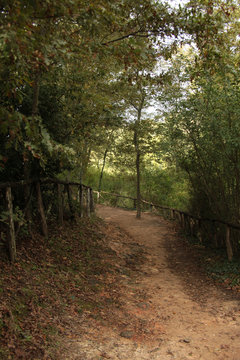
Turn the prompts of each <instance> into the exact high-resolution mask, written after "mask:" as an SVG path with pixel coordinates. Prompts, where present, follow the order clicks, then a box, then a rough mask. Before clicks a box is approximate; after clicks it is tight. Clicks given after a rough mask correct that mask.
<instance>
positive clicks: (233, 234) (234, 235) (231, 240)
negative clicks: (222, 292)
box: [94, 191, 240, 261]
mask: <svg viewBox="0 0 240 360" xmlns="http://www.w3.org/2000/svg"><path fill="white" fill-rule="evenodd" d="M94 193H95V194H96V200H97V202H100V201H101V199H103V200H104V196H108V197H113V198H115V202H114V205H115V206H118V201H119V199H125V200H126V199H128V200H130V201H132V206H130V208H134V209H135V208H136V202H137V199H136V198H133V197H129V196H123V195H120V194H115V193H109V192H106V191H101V193H99V192H97V191H94ZM141 202H142V207H143V209H145V210H147V209H148V210H150V211H153V210H158V211H159V210H160V212H161V214H162V215H163V216H165V217H168V218H169V219H172V220H178V222H179V224H180V226H181V227H182V228H183V230H184V231H185V232H186V233H188V234H189V235H191V236H194V237H197V238H198V239H199V241H200V242H203V241H204V239H205V238H208V239H209V240H210V241H211V242H212V244H213V246H215V247H218V246H221V245H225V247H226V251H227V257H228V260H229V261H232V258H233V254H234V253H236V252H237V251H238V250H239V249H238V244H239V242H240V233H239V230H240V225H237V224H232V223H228V222H226V221H223V220H219V219H210V218H201V217H199V216H196V215H193V214H190V213H188V212H186V211H182V210H179V209H175V208H171V207H167V206H161V205H158V204H153V203H152V202H149V201H145V200H142V201H141ZM112 203H113V202H112ZM127 207H129V206H127Z"/></svg>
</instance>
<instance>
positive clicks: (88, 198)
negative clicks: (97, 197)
mask: <svg viewBox="0 0 240 360" xmlns="http://www.w3.org/2000/svg"><path fill="white" fill-rule="evenodd" d="M87 216H88V217H90V216H91V214H90V189H89V188H87Z"/></svg>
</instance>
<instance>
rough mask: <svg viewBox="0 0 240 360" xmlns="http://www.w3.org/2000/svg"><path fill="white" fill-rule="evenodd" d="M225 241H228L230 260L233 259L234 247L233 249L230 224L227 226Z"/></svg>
mask: <svg viewBox="0 0 240 360" xmlns="http://www.w3.org/2000/svg"><path fill="white" fill-rule="evenodd" d="M225 241H226V248H227V256H228V261H232V258H233V249H232V244H231V240H230V227H229V226H228V225H227V226H226V240H225Z"/></svg>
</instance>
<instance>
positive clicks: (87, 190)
mask: <svg viewBox="0 0 240 360" xmlns="http://www.w3.org/2000/svg"><path fill="white" fill-rule="evenodd" d="M47 184H50V185H51V184H52V185H54V189H53V190H52V192H53V193H54V192H55V189H56V193H57V215H58V221H59V223H60V224H61V225H62V224H63V220H64V197H65V196H64V195H67V203H68V207H69V211H70V214H71V218H72V219H73V218H74V217H75V208H74V206H73V198H72V191H71V187H77V192H76V196H75V200H76V201H77V203H78V204H79V212H80V217H83V216H84V215H86V216H88V217H90V216H91V214H92V213H93V212H94V200H93V191H92V188H91V187H89V186H86V185H84V184H81V183H78V182H69V181H63V180H58V179H50V178H48V179H31V180H30V181H23V180H22V181H17V182H5V183H0V192H4V190H5V202H6V204H4V206H3V207H4V208H5V209H6V210H7V215H8V219H7V221H6V220H5V221H2V222H5V223H6V222H7V224H8V231H7V233H8V234H7V243H8V249H9V255H10V260H11V262H14V261H15V259H16V254H17V251H16V236H17V234H18V232H19V230H20V227H21V225H20V224H19V223H18V227H17V230H15V225H16V223H17V219H16V216H14V199H13V190H14V191H15V192H16V188H19V187H20V188H23V189H24V188H25V187H26V186H27V187H29V186H30V187H31V191H28V193H29V198H28V199H25V209H23V212H22V213H23V216H24V218H25V220H26V221H27V223H28V226H29V230H30V227H31V221H32V219H31V211H30V212H29V209H30V207H31V203H32V196H33V193H34V191H33V190H34V189H35V194H36V195H35V196H36V200H37V201H36V203H37V208H38V213H39V216H40V220H41V230H42V233H43V235H44V236H45V237H46V238H47V237H48V225H47V216H46V209H45V208H44V201H43V196H42V187H43V186H44V185H47ZM54 196H55V194H54ZM3 199H4V197H3ZM50 206H52V204H50ZM48 212H49V211H47V213H48ZM29 214H30V215H29ZM0 215H1V214H0Z"/></svg>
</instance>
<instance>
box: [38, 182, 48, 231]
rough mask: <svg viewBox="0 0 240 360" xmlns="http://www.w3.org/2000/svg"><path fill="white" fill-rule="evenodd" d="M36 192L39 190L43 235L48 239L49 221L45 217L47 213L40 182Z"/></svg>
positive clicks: (39, 209)
mask: <svg viewBox="0 0 240 360" xmlns="http://www.w3.org/2000/svg"><path fill="white" fill-rule="evenodd" d="M36 190H37V200H38V211H39V214H40V216H41V222H42V233H43V235H44V236H45V237H46V238H48V227H47V221H46V217H45V213H44V207H43V201H42V194H41V187H40V183H39V182H37V183H36Z"/></svg>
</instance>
